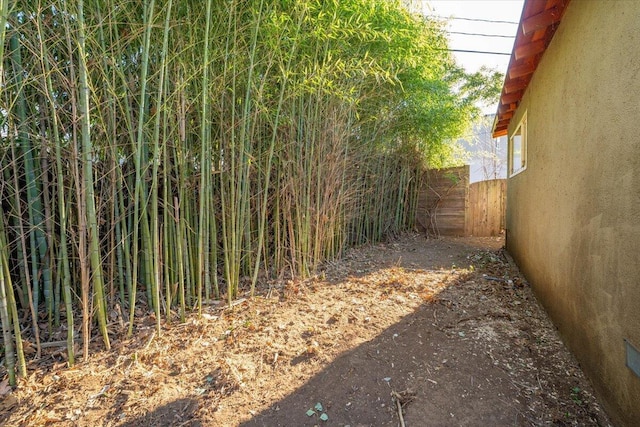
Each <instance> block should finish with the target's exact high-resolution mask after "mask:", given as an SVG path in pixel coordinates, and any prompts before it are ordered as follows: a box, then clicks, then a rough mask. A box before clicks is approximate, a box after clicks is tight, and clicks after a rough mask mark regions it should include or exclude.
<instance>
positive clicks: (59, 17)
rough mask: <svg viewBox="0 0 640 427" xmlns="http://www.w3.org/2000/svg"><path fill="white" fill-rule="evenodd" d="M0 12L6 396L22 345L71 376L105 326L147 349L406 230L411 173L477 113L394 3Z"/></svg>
mask: <svg viewBox="0 0 640 427" xmlns="http://www.w3.org/2000/svg"><path fill="white" fill-rule="evenodd" d="M0 4H1V6H0V8H1V9H2V10H1V14H2V16H1V18H0V19H1V20H2V22H0V24H1V25H0V31H1V34H0V37H1V40H0V41H1V43H0V49H1V50H0V58H1V59H2V62H0V67H2V68H1V70H0V79H1V81H0V87H1V93H0V113H1V119H2V123H1V128H0V137H1V139H0V175H1V176H0V180H1V181H0V183H1V184H0V201H1V203H2V210H3V216H2V221H0V314H1V319H2V327H3V336H4V357H5V365H6V367H7V370H8V372H9V375H10V379H11V382H12V383H14V382H15V373H16V372H17V373H19V374H24V373H25V369H26V368H25V366H26V364H25V358H24V355H23V351H22V342H23V338H24V337H23V336H22V335H21V334H27V335H28V339H29V340H30V341H31V342H34V343H35V346H36V347H37V348H38V353H39V350H40V342H41V341H51V340H56V339H63V340H64V339H65V338H66V340H67V357H68V363H69V365H73V363H74V360H75V357H76V355H75V354H74V351H76V350H77V349H81V351H82V357H85V358H86V357H87V356H88V352H89V343H90V341H91V340H92V339H94V338H98V339H100V340H102V342H103V344H104V347H105V348H107V349H108V348H109V346H110V341H109V339H110V335H111V336H113V333H114V332H113V330H111V329H110V325H111V324H112V323H113V322H114V321H115V320H117V319H120V320H121V321H122V323H123V324H124V325H127V326H128V334H132V333H134V331H135V324H136V320H137V319H138V318H139V317H141V316H148V315H150V314H151V315H152V316H153V318H154V319H155V321H156V323H157V328H158V332H160V324H161V321H162V320H163V319H164V321H167V322H171V321H184V319H185V316H186V314H187V313H188V312H190V311H196V312H197V311H200V310H202V306H203V304H206V303H208V302H209V301H211V300H214V299H226V300H228V301H229V302H231V301H232V300H233V299H234V298H236V297H237V296H238V295H239V293H240V292H246V293H251V294H253V292H254V290H255V288H256V286H257V285H258V284H260V283H263V282H264V281H265V280H266V279H268V278H271V277H278V276H280V277H282V276H283V275H287V276H298V277H300V276H308V275H310V274H312V273H313V272H314V271H315V270H316V269H317V267H318V266H319V264H320V263H321V262H322V261H324V260H328V259H333V258H336V257H338V256H340V254H341V253H342V251H343V250H344V249H345V248H346V247H348V246H352V245H358V244H362V243H365V242H370V241H377V240H379V239H381V238H382V237H384V236H385V235H388V234H389V233H395V232H398V231H401V230H403V229H407V228H410V227H411V226H412V224H413V217H414V209H415V204H416V191H417V187H418V186H419V184H420V182H419V181H420V176H421V170H422V168H423V167H424V165H425V164H427V163H429V162H437V161H438V159H442V158H444V157H446V153H447V150H449V145H448V144H447V141H448V140H450V139H451V138H452V137H455V136H456V135H457V134H459V133H460V132H461V131H462V129H463V128H464V126H465V123H466V121H467V120H468V118H469V117H470V115H471V114H472V113H473V111H474V107H473V102H474V101H475V98H477V97H478V96H483V95H482V94H481V92H482V84H481V83H478V82H476V83H473V80H472V79H469V78H468V76H465V75H464V73H461V71H460V70H459V69H457V68H456V66H455V65H454V63H453V62H452V59H451V57H450V54H449V53H448V51H447V43H446V38H445V35H444V33H443V30H442V24H441V23H437V22H431V21H428V20H426V19H425V18H423V17H419V16H417V15H414V14H411V13H410V12H408V11H407V10H406V9H405V8H404V7H403V6H402V5H401V4H400V2H396V1H389V0H347V1H338V0H333V1H323V0H315V1H306V0H283V1H273V0H224V1H219V0H216V1H213V0H197V1H196V0H187V1H184V0H183V1H179V0H144V1H129V0H87V1H83V0H28V1H26V0H25V1H8V0H1V1H0ZM469 82H471V83H469ZM471 86H473V87H471ZM37 356H38V355H36V357H37Z"/></svg>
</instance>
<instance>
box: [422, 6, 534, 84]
mask: <svg viewBox="0 0 640 427" xmlns="http://www.w3.org/2000/svg"><path fill="white" fill-rule="evenodd" d="M522 4H523V0H490V1H489V0H422V2H421V5H422V11H423V13H424V14H425V15H435V16H440V17H444V18H452V19H450V21H449V24H448V28H447V29H448V31H449V32H450V36H449V38H450V48H451V49H455V50H470V51H480V52H502V53H507V54H511V50H512V48H513V41H514V40H515V38H514V37H515V34H516V30H517V22H518V21H519V20H520V14H521V13H522ZM460 18H468V19H472V20H464V19H460ZM482 20H486V21H507V22H514V24H509V23H500V22H485V21H482ZM455 33H473V34H490V35H501V36H506V37H485V36H480V35H463V34H455ZM454 55H455V57H456V61H457V62H458V63H459V64H460V65H462V66H463V67H464V68H465V69H466V70H467V71H469V72H474V71H477V70H478V69H479V68H480V67H481V66H483V65H485V66H488V67H490V68H494V69H497V70H498V71H501V72H502V73H504V72H505V71H506V70H507V66H508V65H509V55H490V54H483V53H463V52H454Z"/></svg>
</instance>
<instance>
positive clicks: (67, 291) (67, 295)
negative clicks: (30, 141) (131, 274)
mask: <svg viewBox="0 0 640 427" xmlns="http://www.w3.org/2000/svg"><path fill="white" fill-rule="evenodd" d="M38 30H39V32H40V40H41V41H42V40H43V36H42V32H41V27H40V26H38ZM40 47H41V51H40V59H41V61H42V67H43V72H44V74H43V75H44V76H45V79H46V87H47V93H46V95H47V98H48V105H49V107H50V110H49V114H50V116H51V122H52V126H53V129H52V132H53V138H54V147H55V157H56V172H57V185H58V186H57V195H58V210H59V212H58V215H59V217H60V220H59V221H60V262H61V264H62V274H61V275H62V288H63V296H64V303H65V313H66V318H67V360H68V364H69V366H70V367H71V366H73V365H74V363H75V355H74V353H75V352H74V343H73V340H74V336H73V334H74V324H73V305H72V299H71V271H70V269H69V263H70V261H69V254H68V248H67V205H66V202H65V191H66V189H65V187H64V175H63V167H62V153H61V146H62V142H61V141H60V133H59V126H58V116H57V113H56V102H55V100H54V99H53V94H54V93H55V92H54V89H53V83H52V81H51V66H50V64H49V54H48V51H47V48H46V45H45V43H43V42H41V43H40Z"/></svg>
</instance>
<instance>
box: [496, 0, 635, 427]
mask: <svg viewBox="0 0 640 427" xmlns="http://www.w3.org/2000/svg"><path fill="white" fill-rule="evenodd" d="M525 111H526V112H527V121H528V135H527V136H528V153H527V154H528V165H527V169H526V170H525V171H524V172H522V173H520V174H519V175H516V176H514V177H513V178H511V179H509V181H508V190H507V204H508V207H507V248H508V250H509V251H510V252H511V254H512V255H513V256H514V258H515V259H516V261H517V263H518V265H519V266H520V267H521V269H522V271H523V272H524V274H525V275H526V277H527V278H528V279H529V281H530V282H531V283H532V286H533V287H534V289H535V291H536V294H537V295H538V297H539V299H540V301H541V302H542V304H543V305H544V306H545V308H546V309H547V311H548V312H549V314H550V315H551V317H552V318H553V320H554V321H555V322H556V325H557V326H558V328H559V330H560V332H561V334H562V335H563V338H564V339H565V342H566V343H567V344H568V346H569V347H570V348H571V350H572V351H573V352H574V354H575V355H576V357H577V358H578V360H579V361H580V363H581V364H582V366H583V368H584V370H585V372H586V373H587V375H588V376H589V377H590V378H591V380H592V382H593V384H594V386H595V387H596V391H597V393H598V394H599V397H600V398H601V399H603V400H604V403H605V406H606V408H607V412H608V413H609V415H610V416H611V417H612V419H613V420H614V422H616V424H619V425H628V426H638V425H640V378H638V377H637V376H636V375H635V374H634V373H633V372H632V371H631V370H630V369H629V368H627V367H626V366H625V345H624V341H623V340H624V339H628V340H629V341H630V342H631V343H632V344H633V345H634V346H635V347H636V348H638V349H640V1H578V0H574V1H572V2H571V3H570V4H569V6H568V8H567V11H566V13H565V15H564V18H563V21H562V23H561V24H560V27H559V28H558V31H557V32H556V34H555V37H554V39H553V40H552V42H551V44H550V46H549V48H548V49H547V51H546V52H545V54H544V57H543V58H542V61H541V62H540V65H539V67H538V69H537V71H536V73H535V74H534V77H533V79H532V81H531V84H530V85H529V88H528V90H527V92H526V94H525V96H524V98H523V99H522V102H521V104H520V106H519V108H518V111H517V114H516V116H515V117H514V119H512V121H511V125H510V128H509V133H510V134H511V133H512V132H513V131H514V130H515V125H517V124H518V122H519V121H520V118H521V117H522V115H523V113H524V112H525ZM567 393H569V391H567Z"/></svg>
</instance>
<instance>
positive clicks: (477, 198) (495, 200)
mask: <svg viewBox="0 0 640 427" xmlns="http://www.w3.org/2000/svg"><path fill="white" fill-rule="evenodd" d="M506 194H507V180H506V179H492V180H490V181H480V182H474V183H473V184H471V185H469V199H468V203H467V209H466V215H465V235H466V236H498V235H499V234H500V233H501V232H502V230H504V226H505V224H504V218H505V208H506V203H505V202H506Z"/></svg>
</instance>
